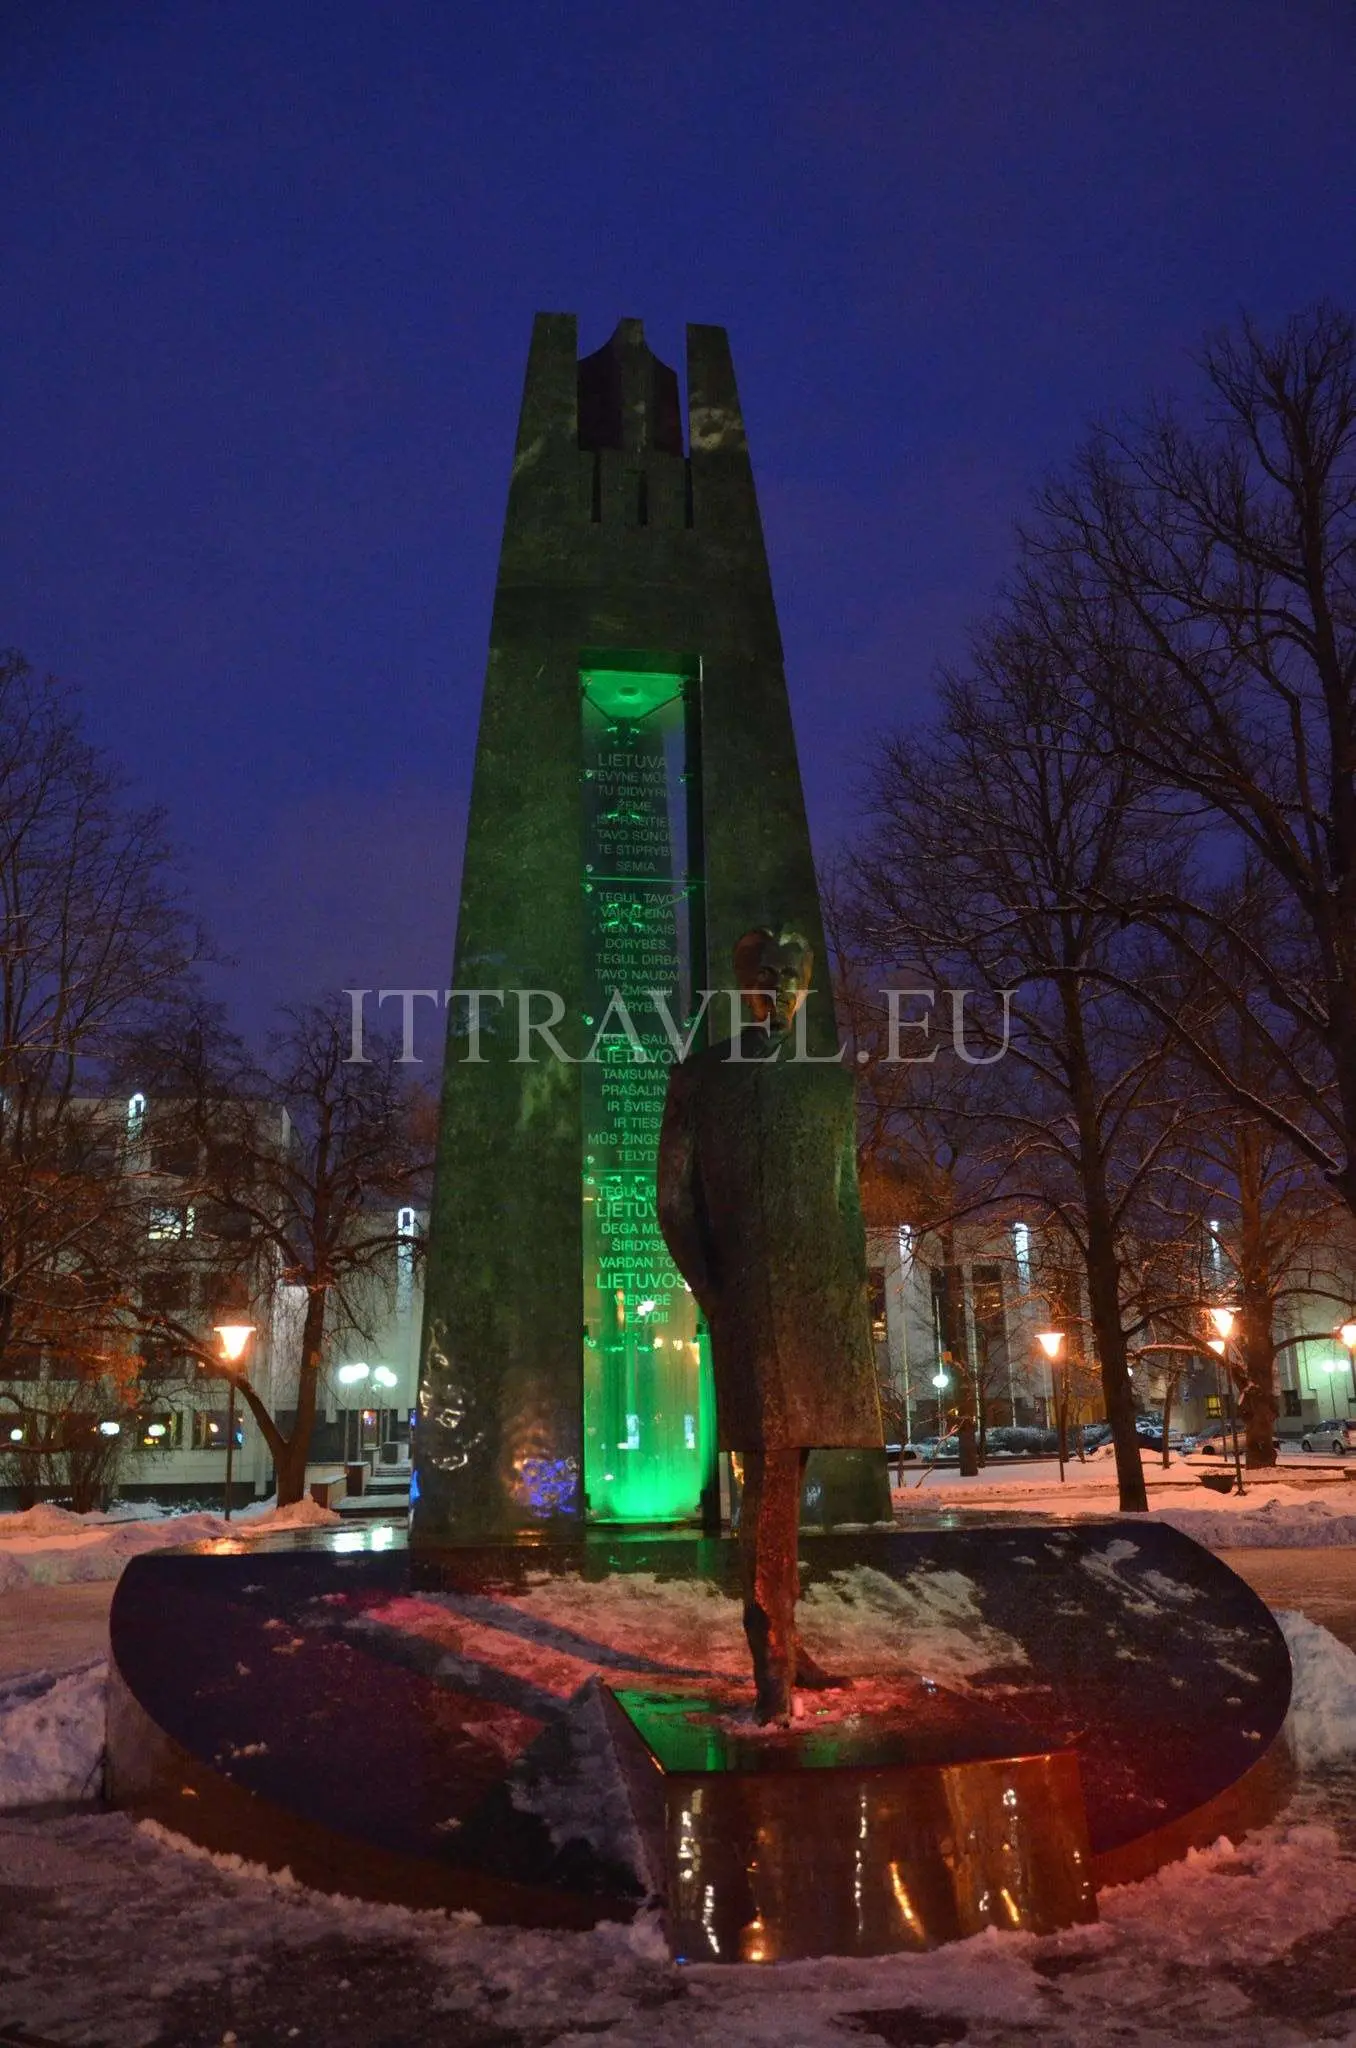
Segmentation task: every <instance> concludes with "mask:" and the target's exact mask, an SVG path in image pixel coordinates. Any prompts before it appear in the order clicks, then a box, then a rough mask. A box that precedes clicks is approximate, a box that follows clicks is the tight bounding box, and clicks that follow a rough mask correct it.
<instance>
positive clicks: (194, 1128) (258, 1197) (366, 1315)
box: [135, 998, 433, 1506]
mask: <svg viewBox="0 0 1356 2048" xmlns="http://www.w3.org/2000/svg"><path fill="white" fill-rule="evenodd" d="M282 1015H283V1023H282V1026H281V1028H280V1029H279V1030H278V1031H276V1032H275V1033H274V1034H273V1035H272V1037H271V1038H270V1040H269V1043H268V1047H267V1050H266V1053H265V1056H264V1058H263V1059H262V1060H261V1061H258V1062H255V1061H253V1060H251V1059H250V1058H249V1057H248V1056H247V1054H246V1053H245V1051H244V1049H243V1047H242V1046H241V1045H240V1043H239V1041H238V1040H235V1039H234V1038H232V1037H231V1036H230V1035H229V1034H228V1033H226V1032H225V1031H224V1030H223V1029H222V1028H221V1026H220V1023H219V1020H216V1019H213V1018H211V1017H206V1016H203V1015H199V1016H198V1017H197V1018H196V1019H195V1020H194V1022H193V1024H192V1025H191V1027H190V1028H189V1029H188V1030H187V1031H185V1032H183V1033H181V1034H180V1035H179V1036H178V1037H177V1038H175V1039H173V1040H171V1041H168V1042H167V1041H164V1040H161V1041H159V1042H154V1041H143V1042H142V1043H141V1045H140V1046H139V1047H138V1048H137V1049H136V1053H135V1057H136V1059H137V1061H138V1065H137V1068H136V1071H137V1072H138V1073H139V1074H140V1075H142V1076H144V1077H145V1080H146V1085H147V1088H148V1092H150V1091H151V1090H154V1091H155V1092H156V1094H157V1095H162V1096H165V1097H167V1098H168V1100H169V1102H170V1103H171V1105H173V1106H174V1109H175V1113H176V1115H177V1117H178V1119H179V1122H180V1128H181V1129H185V1130H187V1131H188V1132H190V1133H191V1135H192V1138H193V1141H194V1144H195V1147H196V1149H197V1160H196V1164H195V1167H194V1178H193V1181H192V1183H191V1191H192V1193H193V1196H194V1199H195V1203H196V1204H197V1205H200V1207H201V1212H202V1213H203V1216H204V1224H203V1228H204V1232H205V1234H206V1235H208V1236H209V1237H211V1236H215V1239H216V1243H217V1247H218V1270H219V1273H220V1283H221V1284H220V1293H221V1295H222V1297H223V1299H226V1298H229V1297H232V1296H233V1297H234V1299H235V1300H237V1301H239V1302H242V1303H245V1302H249V1301H251V1300H252V1301H254V1302H255V1303H257V1304H260V1305H261V1308H262V1305H263V1304H265V1303H267V1301H268V1300H270V1299H271V1297H272V1293H273V1290H274V1289H275V1287H276V1286H277V1285H279V1284H281V1285H282V1286H285V1287H290V1288H295V1289H297V1290H299V1291H300V1292H301V1294H302V1296H303V1302H302V1307H301V1315H300V1319H299V1322H300V1327H299V1330H298V1332H297V1333H296V1346H297V1355H296V1359H295V1368H296V1370H295V1380H294V1382H293V1378H292V1375H291V1373H290V1371H289V1373H288V1376H287V1385H288V1389H289V1392H292V1391H293V1387H294V1398H292V1399H289V1401H288V1402H287V1404H286V1410H285V1412H284V1408H283V1404H282V1403H279V1402H276V1401H275V1407H274V1410H272V1411H270V1409H269V1407H268V1405H267V1403H266V1402H265V1400H264V1399H263V1396H262V1395H261V1394H260V1392H259V1390H258V1389H257V1388H256V1387H255V1385H254V1384H253V1382H252V1381H251V1379H250V1377H249V1374H248V1370H247V1367H246V1365H244V1364H242V1365H241V1366H240V1367H238V1368H237V1369H235V1370H232V1369H231V1368H230V1367H229V1366H228V1365H227V1364H226V1363H225V1362H224V1361H223V1359H222V1358H221V1356H220V1353H219V1351H218V1350H217V1349H216V1348H215V1346H214V1345H213V1344H212V1343H211V1341H210V1337H209V1335H208V1333H207V1332H206V1331H205V1330H203V1329H202V1328H201V1327H200V1326H198V1325H197V1324H195V1323H193V1322H192V1321H191V1320H188V1319H186V1318H185V1317H184V1316H182V1315H181V1314H178V1313H175V1312H172V1311H166V1310H159V1309H157V1308H156V1307H155V1306H154V1305H153V1304H147V1303H142V1304H140V1305H139V1307H138V1308H137V1310H136V1313H137V1315H138V1319H139V1322H140V1325H141V1327H142V1329H143V1331H144V1332H145V1333H146V1334H147V1335H148V1336H149V1337H151V1338H156V1337H158V1338H160V1339H161V1340H162V1341H166V1342H168V1343H171V1344H172V1345H174V1346H175V1347H177V1348H179V1349H181V1350H182V1351H183V1352H184V1353H186V1354H187V1355H188V1356H190V1357H192V1358H194V1359H195V1360H196V1361H197V1364H198V1365H199V1367H200V1368H201V1370H202V1371H203V1372H206V1373H210V1374H214V1375H216V1376H218V1377H220V1378H223V1379H226V1380H228V1381H232V1382H234V1384H235V1386H236V1390H237V1392H238V1393H239V1395H240V1396H241V1398H242V1399H243V1400H244V1401H245V1402H246V1404H247V1405H248V1407H249V1409H250V1412H251V1414H252V1415H253V1416H254V1419H255V1421H256V1422H257V1424H258V1426H259V1430H260V1433H261V1434H262V1436H263V1438H264V1441H265V1442H266V1443H267V1445H268V1448H269V1451H270V1453H271V1455H272V1458H273V1462H274V1467H275V1471H276V1474H277V1487H278V1500H279V1504H280V1505H282V1506H286V1505H288V1504H289V1503H291V1502H293V1501H297V1500H300V1499H301V1497H302V1494H303V1492H304V1490H305V1475H306V1462H307V1458H308V1456H309V1453H310V1445H311V1435H312V1431H313V1429H314V1426H315V1418H316V1409H317V1397H318V1392H319V1387H320V1376H321V1369H322V1366H323V1364H324V1361H325V1357H326V1351H327V1346H328V1345H329V1344H330V1343H332V1342H333V1341H334V1339H335V1338H336V1337H337V1336H339V1335H340V1334H341V1333H346V1332H348V1331H353V1330H356V1331H360V1332H362V1333H363V1334H368V1335H370V1334H371V1331H370V1329H368V1327H367V1325H368V1323H369V1321H370V1318H371V1316H372V1312H373V1305H374V1302H376V1301H377V1300H379V1299H380V1294H381V1289H382V1288H383V1287H384V1286H388V1285H390V1284H391V1283H392V1282H393V1278H394V1271H395V1261H396V1255H397V1253H399V1252H407V1253H411V1254H412V1253H413V1252H414V1251H415V1250H416V1249H417V1246H415V1245H413V1244H411V1242H410V1240H409V1239H408V1238H406V1237H403V1236H401V1235H400V1233H399V1231H398V1228H397V1224H396V1220H395V1215H396V1212H397V1211H398V1208H399V1207H400V1206H403V1205H409V1204H415V1203H417V1202H418V1201H420V1200H421V1199H422V1198H423V1197H424V1196H425V1194H426V1191H427V1182H428V1176H429V1173H430V1170H431V1165H432V1151H433V1114H432V1108H431V1104H430V1102H429V1100H428V1098H427V1097H426V1096H425V1095H424V1094H423V1093H422V1091H420V1090H418V1089H417V1088H415V1087H414V1086H412V1085H411V1083H410V1082H409V1081H408V1079H407V1077H406V1073H405V1071H404V1069H403V1067H402V1063H401V1058H400V1054H401V1046H400V1042H399V1040H398V1039H395V1038H390V1037H387V1036H385V1035H382V1034H378V1033H375V1032H374V1033H369V1034H368V1036H367V1038H366V1041H365V1044H364V1048H363V1050H364V1053H365V1058H364V1059H362V1060H360V1061H359V1060H354V1059H352V1058H351V1057H350V1052H351V1024H350V1019H349V1012H348V1006H347V1004H346V1003H345V1002H344V1001H343V1000H342V999H340V998H335V999H332V1000H330V1001H328V1002H318V1003H310V1004H304V1005H300V1006H298V1007H296V1008H293V1009H288V1010H285V1011H284V1012H283V1013H282Z"/></svg>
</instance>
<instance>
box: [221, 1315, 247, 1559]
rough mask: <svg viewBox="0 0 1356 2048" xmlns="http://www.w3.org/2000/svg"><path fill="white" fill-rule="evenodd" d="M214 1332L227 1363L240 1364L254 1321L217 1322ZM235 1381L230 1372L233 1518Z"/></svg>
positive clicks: (228, 1477)
mask: <svg viewBox="0 0 1356 2048" xmlns="http://www.w3.org/2000/svg"><path fill="white" fill-rule="evenodd" d="M213 1334H214V1335H215V1336H216V1339H217V1342H218V1343H219V1344H220V1346H221V1355H222V1358H223V1359H224V1360H225V1362H226V1364H227V1365H239V1364H240V1363H241V1361H242V1359H243V1358H244V1356H245V1351H246V1347H247V1346H248V1344H249V1341H250V1338H251V1337H252V1336H253V1335H254V1325H253V1323H217V1324H216V1325H215V1326H214V1332H213ZM235 1383H236V1375H235V1374H234V1373H229V1374H228V1375H227V1381H226V1384H227V1386H228V1388H229V1392H228V1394H227V1396H226V1519H227V1521H228V1522H229V1521H230V1519H231V1478H232V1474H233V1472H234V1469H235Z"/></svg>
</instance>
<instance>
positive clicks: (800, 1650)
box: [796, 1641, 852, 1692]
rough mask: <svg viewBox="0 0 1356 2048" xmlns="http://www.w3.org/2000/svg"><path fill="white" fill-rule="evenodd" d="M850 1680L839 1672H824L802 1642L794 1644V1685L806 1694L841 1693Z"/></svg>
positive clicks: (849, 1683)
mask: <svg viewBox="0 0 1356 2048" xmlns="http://www.w3.org/2000/svg"><path fill="white" fill-rule="evenodd" d="M851 1683H852V1680H851V1679H850V1678H849V1677H847V1676H846V1674H845V1673H843V1672H841V1671H826V1670H825V1669H824V1666H823V1665H822V1664H821V1663H820V1662H819V1661H818V1659H817V1658H815V1657H812V1656H811V1655H810V1652H809V1651H808V1650H807V1649H806V1647H805V1645H804V1644H803V1643H802V1642H799V1641H798V1642H797V1644H796V1684H797V1685H799V1686H803V1687H804V1689H805V1691H806V1692H841V1691H842V1690H843V1689H844V1688H845V1687H847V1686H849V1685H851Z"/></svg>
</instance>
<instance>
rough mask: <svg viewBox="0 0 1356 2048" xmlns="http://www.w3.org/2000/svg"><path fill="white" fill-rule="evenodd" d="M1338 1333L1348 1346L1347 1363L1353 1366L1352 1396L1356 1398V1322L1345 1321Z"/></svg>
mask: <svg viewBox="0 0 1356 2048" xmlns="http://www.w3.org/2000/svg"><path fill="white" fill-rule="evenodd" d="M1337 1334H1338V1336H1339V1337H1340V1338H1341V1340H1342V1342H1343V1343H1344V1344H1345V1345H1346V1347H1347V1364H1348V1365H1349V1366H1350V1367H1351V1391H1352V1398H1353V1400H1356V1322H1353V1323H1343V1324H1342V1325H1341V1326H1340V1328H1339V1329H1338V1332H1337Z"/></svg>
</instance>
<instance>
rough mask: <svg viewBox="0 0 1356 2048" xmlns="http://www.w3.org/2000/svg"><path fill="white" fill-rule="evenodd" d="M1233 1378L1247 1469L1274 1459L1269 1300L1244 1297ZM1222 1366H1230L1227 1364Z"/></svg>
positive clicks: (1277, 1407) (1272, 1344)
mask: <svg viewBox="0 0 1356 2048" xmlns="http://www.w3.org/2000/svg"><path fill="white" fill-rule="evenodd" d="M1240 1320H1241V1324H1242V1327H1241V1329H1240V1331H1239V1342H1238V1357H1239V1361H1240V1367H1241V1370H1240V1372H1239V1374H1238V1376H1237V1378H1236V1381H1235V1384H1236V1385H1237V1387H1238V1412H1239V1415H1240V1416H1241V1417H1242V1421H1243V1455H1244V1459H1245V1461H1246V1463H1247V1465H1248V1467H1249V1469H1250V1470H1259V1469H1265V1468H1266V1467H1268V1466H1271V1465H1274V1464H1275V1463H1276V1417H1277V1415H1278V1414H1279V1413H1280V1405H1281V1404H1280V1402H1279V1401H1278V1400H1277V1398H1276V1344H1275V1340H1274V1338H1273V1337H1272V1333H1271V1303H1270V1302H1269V1301H1267V1302H1265V1303H1262V1302H1253V1301H1249V1300H1246V1299H1245V1300H1244V1303H1243V1313H1242V1317H1241V1318H1240ZM1225 1370H1226V1371H1228V1370H1229V1367H1228V1366H1227V1364H1226V1367H1225Z"/></svg>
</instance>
